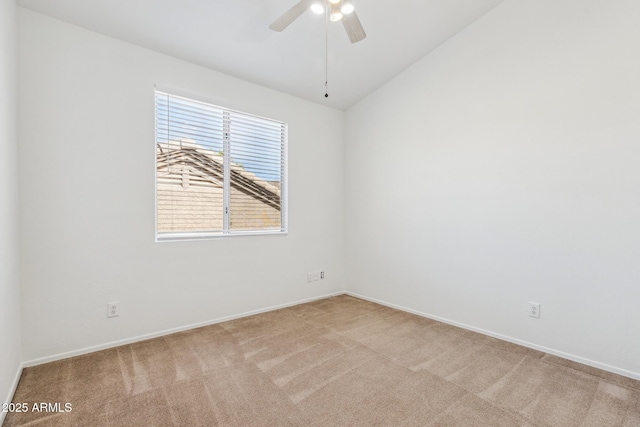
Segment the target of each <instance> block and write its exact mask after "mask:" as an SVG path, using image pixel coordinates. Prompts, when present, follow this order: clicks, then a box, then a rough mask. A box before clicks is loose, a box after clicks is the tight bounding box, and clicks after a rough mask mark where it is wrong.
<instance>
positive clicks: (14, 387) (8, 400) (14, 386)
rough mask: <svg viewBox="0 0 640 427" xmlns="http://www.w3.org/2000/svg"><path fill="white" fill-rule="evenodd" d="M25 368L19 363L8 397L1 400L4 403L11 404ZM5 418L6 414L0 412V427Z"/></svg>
mask: <svg viewBox="0 0 640 427" xmlns="http://www.w3.org/2000/svg"><path fill="white" fill-rule="evenodd" d="M24 368H25V365H24V363H21V364H20V365H19V366H18V372H17V373H16V376H15V378H14V379H13V384H11V388H10V389H9V395H8V396H7V398H6V400H3V402H4V403H11V401H12V400H13V396H14V395H15V394H16V390H17V388H18V383H19V382H20V377H21V376H22V370H23V369H24ZM6 416H7V413H6V412H3V411H0V426H1V425H2V423H4V418H5V417H6Z"/></svg>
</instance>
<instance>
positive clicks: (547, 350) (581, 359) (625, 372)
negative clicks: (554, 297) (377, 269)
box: [345, 291, 640, 380]
mask: <svg viewBox="0 0 640 427" xmlns="http://www.w3.org/2000/svg"><path fill="white" fill-rule="evenodd" d="M345 294H347V295H351V296H353V297H356V298H360V299H363V300H367V301H371V302H375V303H376V304H380V305H384V306H387V307H391V308H395V309H397V310H402V311H406V312H407V313H412V314H416V315H418V316H422V317H426V318H428V319H433V320H437V321H438V322H442V323H446V324H449V325H453V326H457V327H459V328H463V329H467V330H470V331H473V332H478V333H480V334H483V335H488V336H490V337H493V338H498V339H500V340H503V341H508V342H512V343H514V344H518V345H521V346H523V347H528V348H532V349H534V350H539V351H543V352H545V353H548V354H552V355H554V356H558V357H562V358H563V359H568V360H572V361H574V362H578V363H582V364H583V365H588V366H591V367H594V368H598V369H602V370H603V371H608V372H613V373H614V374H618V375H622V376H625V377H629V378H633V379H635V380H640V373H638V372H632V371H628V370H626V369H622V368H618V367H616V366H611V365H607V364H606V363H600V362H596V361H595V360H590V359H585V358H584V357H580V356H576V355H575V354H570V353H565V352H563V351H560V350H556V349H554V348H549V347H545V346H542V345H538V344H534V343H531V342H528V341H523V340H520V339H517V338H513V337H510V336H507V335H502V334H499V333H496V332H493V331H488V330H486V329H482V328H476V327H475V326H471V325H467V324H464V323H460V322H456V321H454V320H450V319H445V318H443V317H440V316H434V315H432V314H428V313H423V312H421V311H418V310H413V309H411V308H407V307H403V306H401V305H397V304H391V303H388V302H385V301H381V300H378V299H375V298H370V297H367V296H364V295H360V294H358V293H355V292H350V291H346V292H345Z"/></svg>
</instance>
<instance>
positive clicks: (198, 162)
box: [156, 140, 281, 210]
mask: <svg viewBox="0 0 640 427" xmlns="http://www.w3.org/2000/svg"><path fill="white" fill-rule="evenodd" d="M156 152H157V168H158V171H161V170H163V169H166V168H167V167H168V165H169V164H175V163H180V164H183V165H186V166H189V167H190V169H191V173H195V174H197V175H198V176H199V177H200V178H201V179H203V180H205V181H208V182H211V183H213V184H215V185H219V186H222V182H223V179H224V167H223V158H222V155H221V154H219V153H218V152H216V151H213V150H207V149H205V148H202V146H201V145H199V144H197V143H195V142H193V141H192V140H188V141H187V140H182V141H170V142H169V143H159V144H157V149H156ZM230 174H231V187H232V188H235V189H236V190H238V191H241V192H243V193H244V194H247V195H249V196H251V197H253V198H255V199H257V200H260V201H261V202H263V203H265V204H267V205H269V206H271V207H273V208H275V209H277V210H280V195H281V191H280V188H278V187H277V186H275V185H273V184H271V183H269V182H267V181H264V180H262V179H260V178H259V177H258V176H256V175H255V174H254V173H253V172H249V171H247V170H245V169H244V167H243V166H241V165H238V164H236V163H233V162H232V163H231V170H230Z"/></svg>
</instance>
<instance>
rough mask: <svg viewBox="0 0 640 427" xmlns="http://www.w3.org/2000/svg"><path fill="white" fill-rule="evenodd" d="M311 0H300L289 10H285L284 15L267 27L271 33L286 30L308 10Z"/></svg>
mask: <svg viewBox="0 0 640 427" xmlns="http://www.w3.org/2000/svg"><path fill="white" fill-rule="evenodd" d="M312 1H313V0H300V1H299V2H298V3H297V4H296V5H294V6H293V7H292V8H291V9H289V10H287V11H286V12H285V13H284V15H282V16H281V17H280V18H278V19H276V20H275V21H274V22H273V24H271V25H269V28H271V29H272V30H273V31H278V32H279V31H282V30H284V29H285V28H287V27H288V26H289V25H290V24H291V23H292V22H293V21H295V20H296V19H298V18H299V17H300V15H302V14H303V13H305V12H306V11H307V10H309V7H310V6H311V2H312Z"/></svg>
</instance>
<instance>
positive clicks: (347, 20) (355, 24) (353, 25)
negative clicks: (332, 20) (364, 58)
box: [342, 11, 367, 43]
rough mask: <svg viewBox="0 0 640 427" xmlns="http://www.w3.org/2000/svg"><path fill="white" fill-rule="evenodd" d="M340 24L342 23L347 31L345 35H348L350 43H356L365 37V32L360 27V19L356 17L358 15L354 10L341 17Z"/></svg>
mask: <svg viewBox="0 0 640 427" xmlns="http://www.w3.org/2000/svg"><path fill="white" fill-rule="evenodd" d="M342 25H344V29H345V30H346V31H347V35H348V36H349V40H350V41H351V43H358V42H359V41H361V40H364V38H365V37H367V34H366V33H365V32H364V28H362V24H361V23H360V19H358V15H356V12H355V11H354V12H351V13H350V14H348V15H344V17H343V18H342Z"/></svg>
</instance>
